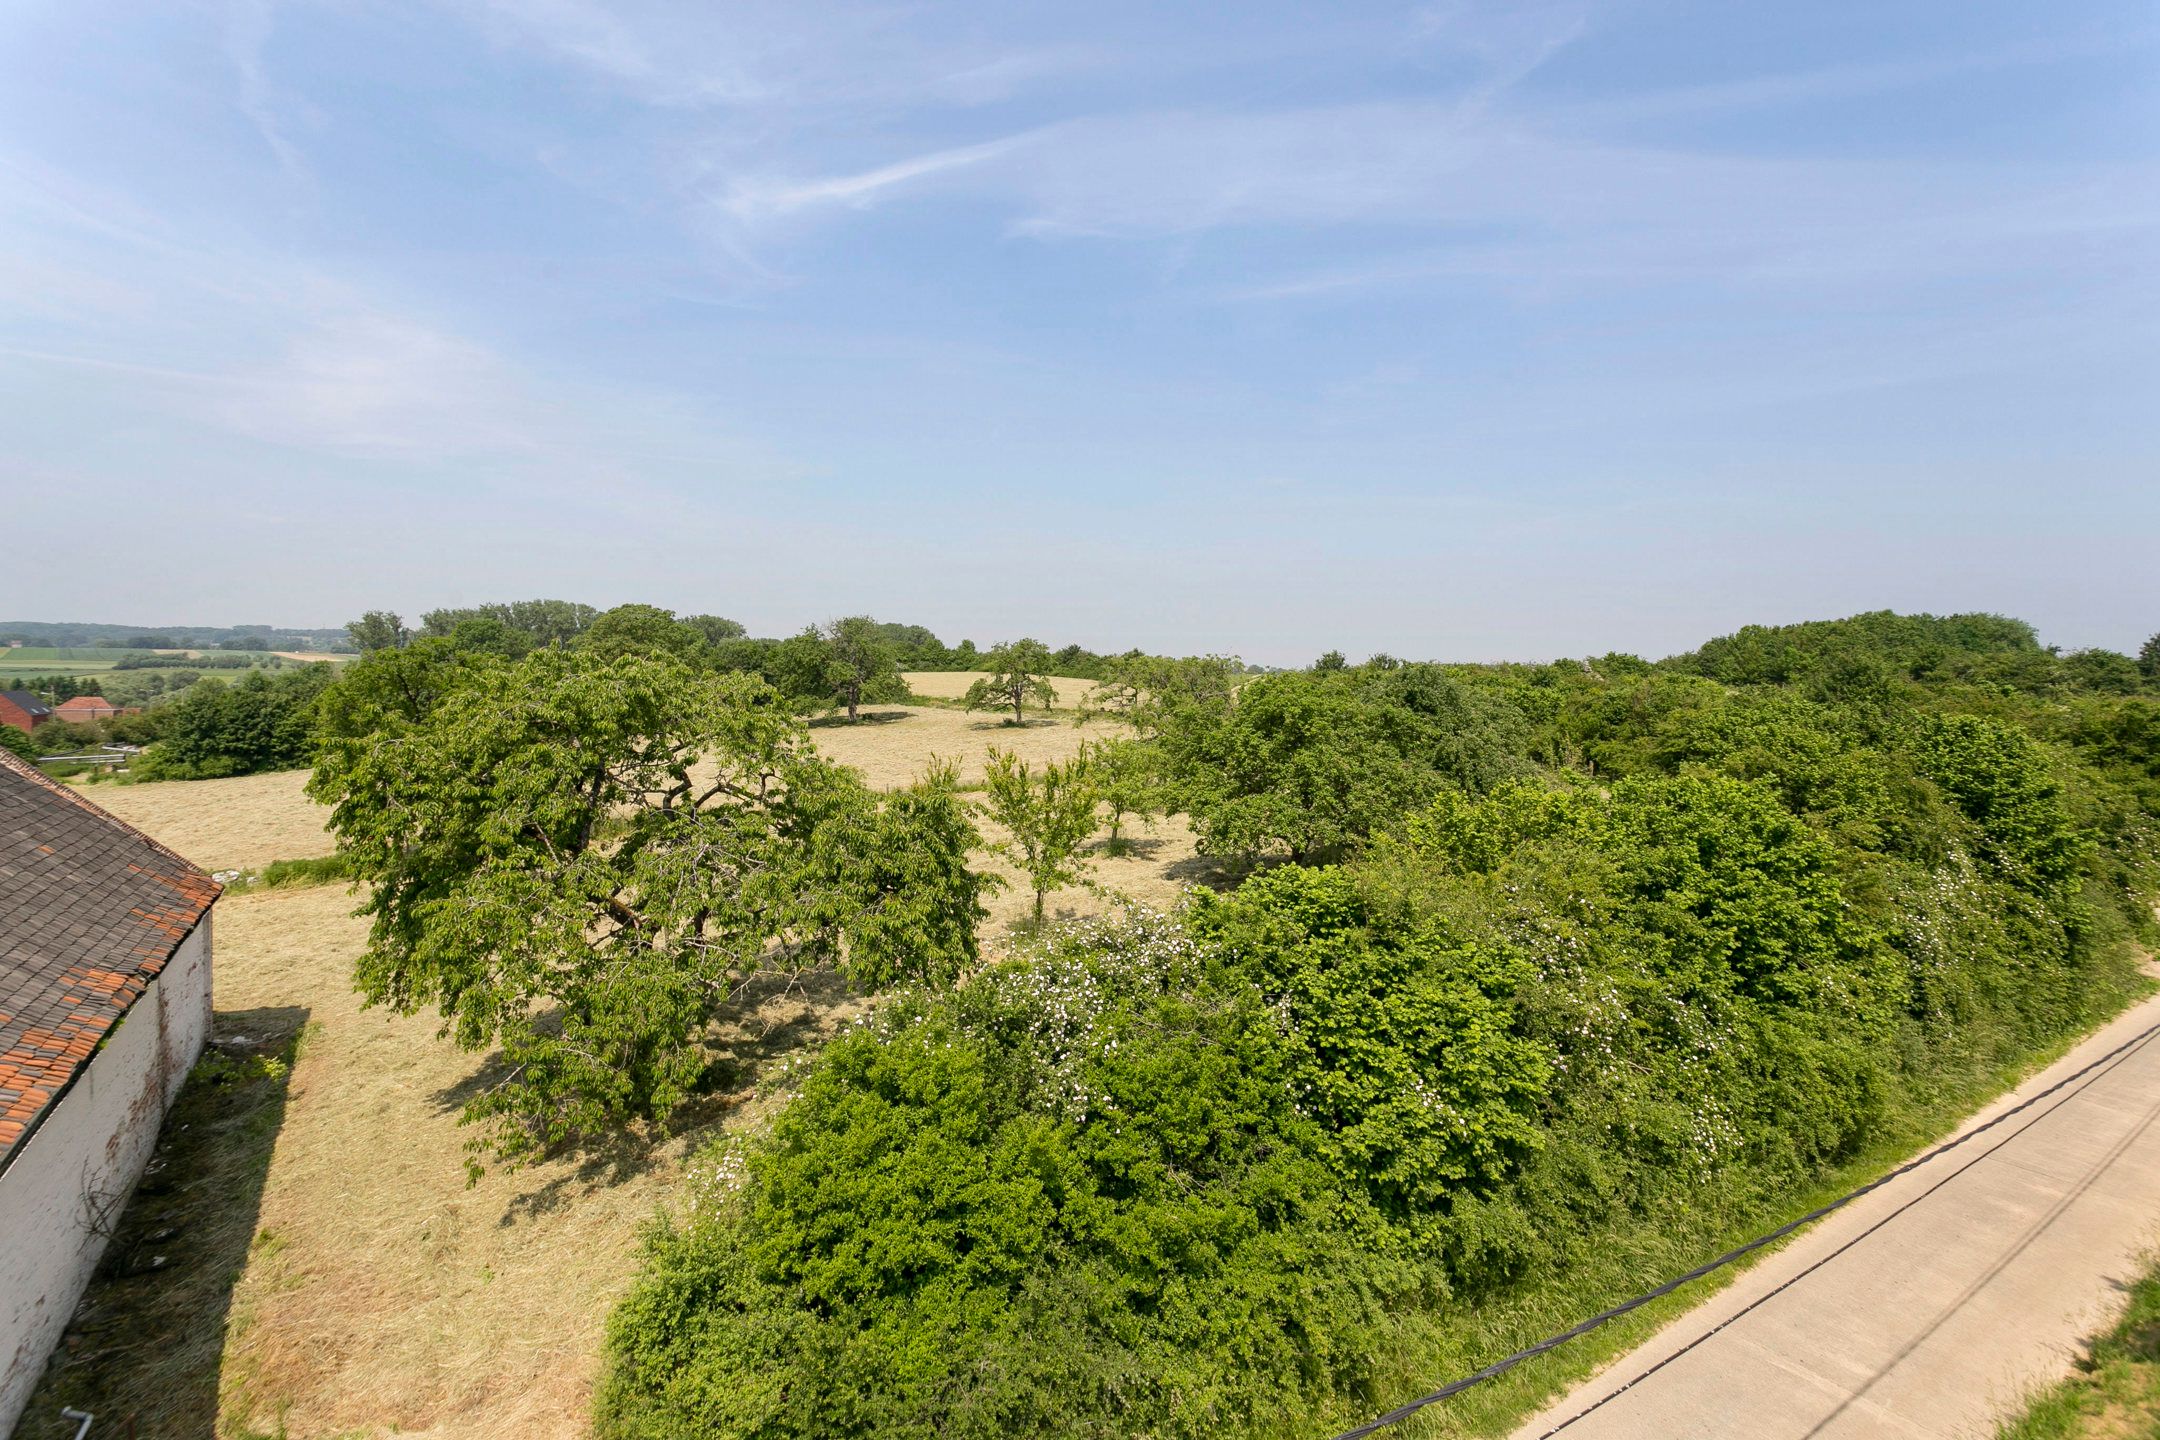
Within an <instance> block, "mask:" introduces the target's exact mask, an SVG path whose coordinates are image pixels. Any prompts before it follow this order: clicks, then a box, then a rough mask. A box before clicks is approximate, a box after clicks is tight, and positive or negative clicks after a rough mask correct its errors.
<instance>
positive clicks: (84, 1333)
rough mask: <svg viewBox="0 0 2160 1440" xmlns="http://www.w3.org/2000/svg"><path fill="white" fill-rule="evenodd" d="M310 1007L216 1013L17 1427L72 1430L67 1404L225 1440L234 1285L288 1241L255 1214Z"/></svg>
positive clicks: (28, 1434)
mask: <svg viewBox="0 0 2160 1440" xmlns="http://www.w3.org/2000/svg"><path fill="white" fill-rule="evenodd" d="M307 1020H308V1012H307V1011H306V1010H305V1009H302V1008H300V1007H298V1006H271V1007H267V1008H264V1009H259V1010H226V1011H220V1012H218V1014H217V1015H216V1017H215V1019H214V1022H213V1027H212V1030H211V1034H212V1037H213V1038H212V1044H211V1045H210V1047H209V1048H208V1049H206V1050H205V1051H204V1052H203V1057H202V1059H201V1060H199V1061H198V1062H196V1065H195V1069H194V1070H193V1071H192V1072H191V1073H190V1074H189V1076H188V1080H187V1084H186V1085H185V1086H183V1087H182V1089H181V1091H180V1098H179V1099H178V1100H176V1101H175V1102H174V1103H173V1108H172V1113H171V1114H170V1115H168V1116H166V1117H165V1126H164V1129H163V1130H162V1132H161V1133H160V1135H159V1138H158V1143H157V1149H156V1150H155V1151H154V1152H153V1154H152V1156H151V1159H150V1164H149V1167H148V1168H147V1169H146V1170H145V1171H144V1174H143V1178H142V1180H141V1181H140V1182H139V1183H138V1184H137V1185H136V1187H135V1193H134V1194H133V1195H131V1196H129V1197H128V1203H127V1208H126V1209H125V1210H124V1211H122V1212H121V1216H120V1221H119V1224H118V1226H117V1227H116V1228H115V1230H114V1232H113V1237H112V1241H111V1243H110V1244H109V1245H108V1246H107V1247H106V1251H105V1257H104V1259H103V1260H102V1261H101V1262H100V1263H99V1265H98V1270H97V1274H96V1275H95V1276H94V1277H93V1278H92V1279H91V1282H90V1288H89V1289H88V1290H87V1291H86V1292H84V1294H83V1298H82V1303H81V1304H80V1305H79V1306H77V1307H76V1311H75V1316H74V1318H73V1319H72V1320H70V1321H69V1322H68V1327H67V1330H66V1332H65V1333H64V1334H63V1335H62V1337H61V1341H60V1346H59V1348H58V1349H57V1350H55V1351H54V1352H53V1359H52V1363H51V1364H50V1365H49V1366H48V1367H47V1368H46V1371H45V1376H44V1379H43V1380H42V1381H41V1382H40V1383H39V1385H38V1388H37V1390H36V1391H35V1393H33V1394H32V1396H31V1398H30V1404H29V1407H28V1408H27V1409H26V1410H25V1411H24V1412H23V1417H22V1421H21V1423H20V1424H19V1426H18V1427H17V1429H16V1432H15V1434H16V1436H17V1440H46V1437H47V1436H48V1435H50V1436H52V1437H55V1440H57V1437H61V1436H72V1435H74V1434H75V1428H76V1427H75V1422H72V1421H63V1420H62V1419H61V1418H60V1410H61V1407H63V1406H66V1407H69V1408H72V1409H75V1410H81V1411H87V1412H89V1413H90V1414H92V1415H95V1416H96V1417H97V1422H96V1432H97V1433H99V1434H107V1435H126V1434H133V1435H135V1436H138V1437H140V1440H218V1437H219V1436H220V1434H221V1431H220V1430H219V1427H218V1399H219V1393H220V1387H221V1381H225V1380H226V1379H227V1377H224V1376H223V1375H222V1362H223V1358H224V1352H225V1340H226V1334H227V1331H228V1328H231V1329H235V1330H237V1329H238V1328H239V1327H240V1326H241V1325H242V1324H244V1318H236V1317H235V1316H234V1315H233V1313H232V1311H233V1289H234V1286H235V1285H236V1284H238V1282H239V1279H240V1275H241V1272H242V1271H243V1269H245V1267H246V1265H247V1263H248V1257H249V1255H250V1253H251V1252H252V1251H255V1250H258V1249H263V1248H265V1247H266V1246H274V1245H275V1244H276V1243H277V1242H276V1237H274V1236H272V1235H271V1234H270V1233H269V1232H268V1231H264V1232H263V1233H262V1234H261V1235H260V1236H258V1235H257V1234H256V1230H255V1222H256V1217H257V1216H258V1215H259V1214H260V1213H261V1209H262V1192H263V1184H264V1181H265V1180H266V1178H267V1177H268V1175H269V1173H270V1155H271V1152H272V1150H273V1149H274V1148H275V1147H276V1144H277V1137H278V1131H279V1130H280V1129H281V1128H282V1127H283V1125H284V1123H285V1102H286V1097H287V1092H288V1089H289V1085H290V1080H291V1074H292V1062H293V1059H294V1057H295V1055H296V1053H297V1052H298V1050H299V1047H300V1044H301V1040H302V1035H303V1031H304V1030H305V1027H306V1025H307ZM236 1408H239V1409H241V1410H242V1411H245V1410H246V1409H247V1408H249V1407H247V1406H246V1405H245V1404H241V1405H239V1406H237V1407H236Z"/></svg>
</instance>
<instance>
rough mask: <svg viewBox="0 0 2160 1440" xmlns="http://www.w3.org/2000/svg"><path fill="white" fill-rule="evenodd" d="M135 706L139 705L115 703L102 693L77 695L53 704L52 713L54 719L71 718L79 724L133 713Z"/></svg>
mask: <svg viewBox="0 0 2160 1440" xmlns="http://www.w3.org/2000/svg"><path fill="white" fill-rule="evenodd" d="M137 708H139V707H137V706H133V705H115V704H113V703H112V701H110V700H107V699H106V698H105V697H104V696H102V695H77V696H76V697H75V698H74V699H72V700H63V701H61V702H60V703H59V704H58V705H55V706H53V712H52V713H53V719H55V720H72V721H74V722H75V723H76V724H78V725H79V724H81V723H82V722H84V721H86V720H110V719H112V718H113V716H115V715H133V714H134V713H135V711H136V710H137Z"/></svg>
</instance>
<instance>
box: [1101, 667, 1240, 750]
mask: <svg viewBox="0 0 2160 1440" xmlns="http://www.w3.org/2000/svg"><path fill="white" fill-rule="evenodd" d="M1243 676H1244V667H1243V666H1242V665H1241V664H1239V663H1238V661H1237V659H1236V658H1235V657H1232V656H1225V655H1205V656H1191V657H1188V658H1186V659H1182V660H1172V659H1169V658H1166V657H1164V656H1161V655H1142V654H1140V653H1139V652H1138V651H1132V652H1129V653H1127V654H1124V655H1117V656H1113V657H1111V658H1110V659H1108V660H1105V661H1103V662H1102V667H1101V676H1100V678H1099V679H1097V681H1096V682H1095V688H1094V689H1092V690H1090V691H1089V692H1088V696H1087V700H1086V701H1085V702H1084V703H1083V704H1082V705H1081V707H1080V721H1081V723H1083V724H1085V723H1087V722H1088V721H1091V720H1094V719H1096V718H1098V717H1104V716H1107V717H1109V718H1111V719H1114V720H1122V721H1124V722H1125V723H1126V724H1128V725H1130V726H1132V727H1133V729H1134V730H1136V731H1137V732H1139V734H1140V735H1141V736H1142V737H1143V738H1152V737H1154V736H1156V735H1159V734H1161V733H1162V729H1163V726H1164V725H1165V724H1166V723H1168V718H1169V717H1170V716H1171V715H1172V714H1174V713H1177V712H1180V711H1184V710H1193V711H1197V712H1201V713H1204V714H1207V715H1212V716H1219V715H1221V714H1222V713H1223V712H1224V711H1227V710H1228V709H1229V708H1230V703H1231V700H1232V697H1234V696H1235V695H1236V694H1237V687H1238V683H1239V681H1240V680H1241V679H1242V678H1243Z"/></svg>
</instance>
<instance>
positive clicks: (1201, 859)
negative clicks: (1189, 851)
mask: <svg viewBox="0 0 2160 1440" xmlns="http://www.w3.org/2000/svg"><path fill="white" fill-rule="evenodd" d="M1268 863H1269V862H1267V861H1265V860H1262V861H1259V862H1254V861H1251V860H1235V859H1230V858H1227V857H1224V856H1220V855H1188V856H1186V857H1185V858H1184V859H1183V860H1173V861H1171V862H1170V863H1169V864H1168V865H1165V866H1163V872H1162V873H1163V878H1164V879H1166V880H1174V881H1176V882H1177V883H1178V884H1180V885H1205V886H1206V887H1207V888H1208V889H1210V890H1235V889H1236V888H1237V887H1238V886H1239V885H1240V884H1242V883H1244V881H1245V879H1246V877H1247V876H1249V875H1251V874H1252V873H1253V872H1254V871H1256V870H1262V869H1265V868H1266V867H1267V865H1268Z"/></svg>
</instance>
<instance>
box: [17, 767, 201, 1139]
mask: <svg viewBox="0 0 2160 1440" xmlns="http://www.w3.org/2000/svg"><path fill="white" fill-rule="evenodd" d="M219 888H220V887H219V886H218V884H217V882H216V881H214V880H212V879H211V878H210V877H209V876H208V875H205V874H204V873H203V872H202V871H200V870H198V869H196V868H195V867H194V866H193V865H191V864H189V863H188V862H187V861H185V860H183V859H181V858H180V857H179V856H178V855H176V854H174V853H173V852H172V851H170V850H168V849H166V848H165V847H164V846H163V845H160V844H158V843H157V842H156V841H155V840H152V839H151V838H150V837H149V836H147V835H145V834H143V833H142V832H141V831H140V830H137V829H135V828H134V827H133V826H131V825H128V824H126V823H125V822H123V821H121V820H118V819H115V818H114V817H113V816H111V815H108V814H106V813H105V812H104V811H103V810H100V809H99V808H98V807H97V806H95V805H93V804H91V803H90V802H89V801H88V800H85V799H83V798H82V797H81V796H80V795H78V794H76V793H75V792H74V791H73V790H71V789H69V788H68V787H67V786H65V785H62V784H60V783H59V782H57V781H55V780H52V779H50V778H48V777H46V776H44V775H41V774H39V773H38V771H37V770H36V768H35V767H33V766H30V765H27V764H25V763H23V762H22V761H21V760H18V759H16V758H15V757H14V756H13V755H10V754H8V753H7V752H6V751H4V750H0V1170H5V1169H6V1168H7V1165H8V1162H9V1161H10V1160H12V1159H14V1157H15V1152H16V1150H17V1149H18V1148H19V1147H20V1146H21V1144H22V1142H23V1141H24V1140H25V1139H27V1138H28V1137H29V1135H30V1132H31V1131H33V1130H35V1129H36V1128H37V1126H38V1123H39V1122H40V1121H41V1120H43V1119H44V1117H45V1114H46V1112H47V1111H48V1110H49V1109H51V1107H52V1106H53V1104H54V1103H55V1102H56V1101H58V1100H59V1098H60V1096H61V1095H62V1094H63V1093H65V1092H66V1090H67V1088H68V1086H70V1085H72V1084H73V1083H74V1082H75V1077H76V1076H77V1075H78V1074H80V1073H81V1072H82V1070H83V1069H84V1067H86V1066H87V1065H88V1064H89V1063H90V1057H91V1056H92V1055H93V1054H95V1053H96V1052H97V1047H98V1044H99V1042H101V1041H102V1040H104V1038H105V1037H106V1036H107V1035H109V1034H110V1033H112V1030H113V1028H114V1027H115V1026H117V1025H118V1024H119V1023H120V1020H121V1018H122V1017H123V1016H125V1015H126V1014H127V1012H128V1007H129V1006H131V1005H133V1004H134V1003H135V1001H136V999H137V998H138V997H139V996H141V994H142V993H143V991H144V990H145V989H147V988H148V987H149V984H150V982H151V981H152V980H153V979H155V978H156V977H157V973H158V972H159V971H160V970H162V969H164V968H165V962H166V961H168V960H170V959H171V958H172V955H173V952H174V951H176V950H178V949H179V948H180V945H181V942H182V941H184V940H186V939H187V937H188V936H189V935H190V934H191V933H193V931H194V929H195V927H196V925H197V924H199V923H200V922H201V920H202V917H203V915H204V914H205V913H206V912H208V910H209V909H210V905H211V902H213V901H214V900H216V899H217V897H218V891H219Z"/></svg>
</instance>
